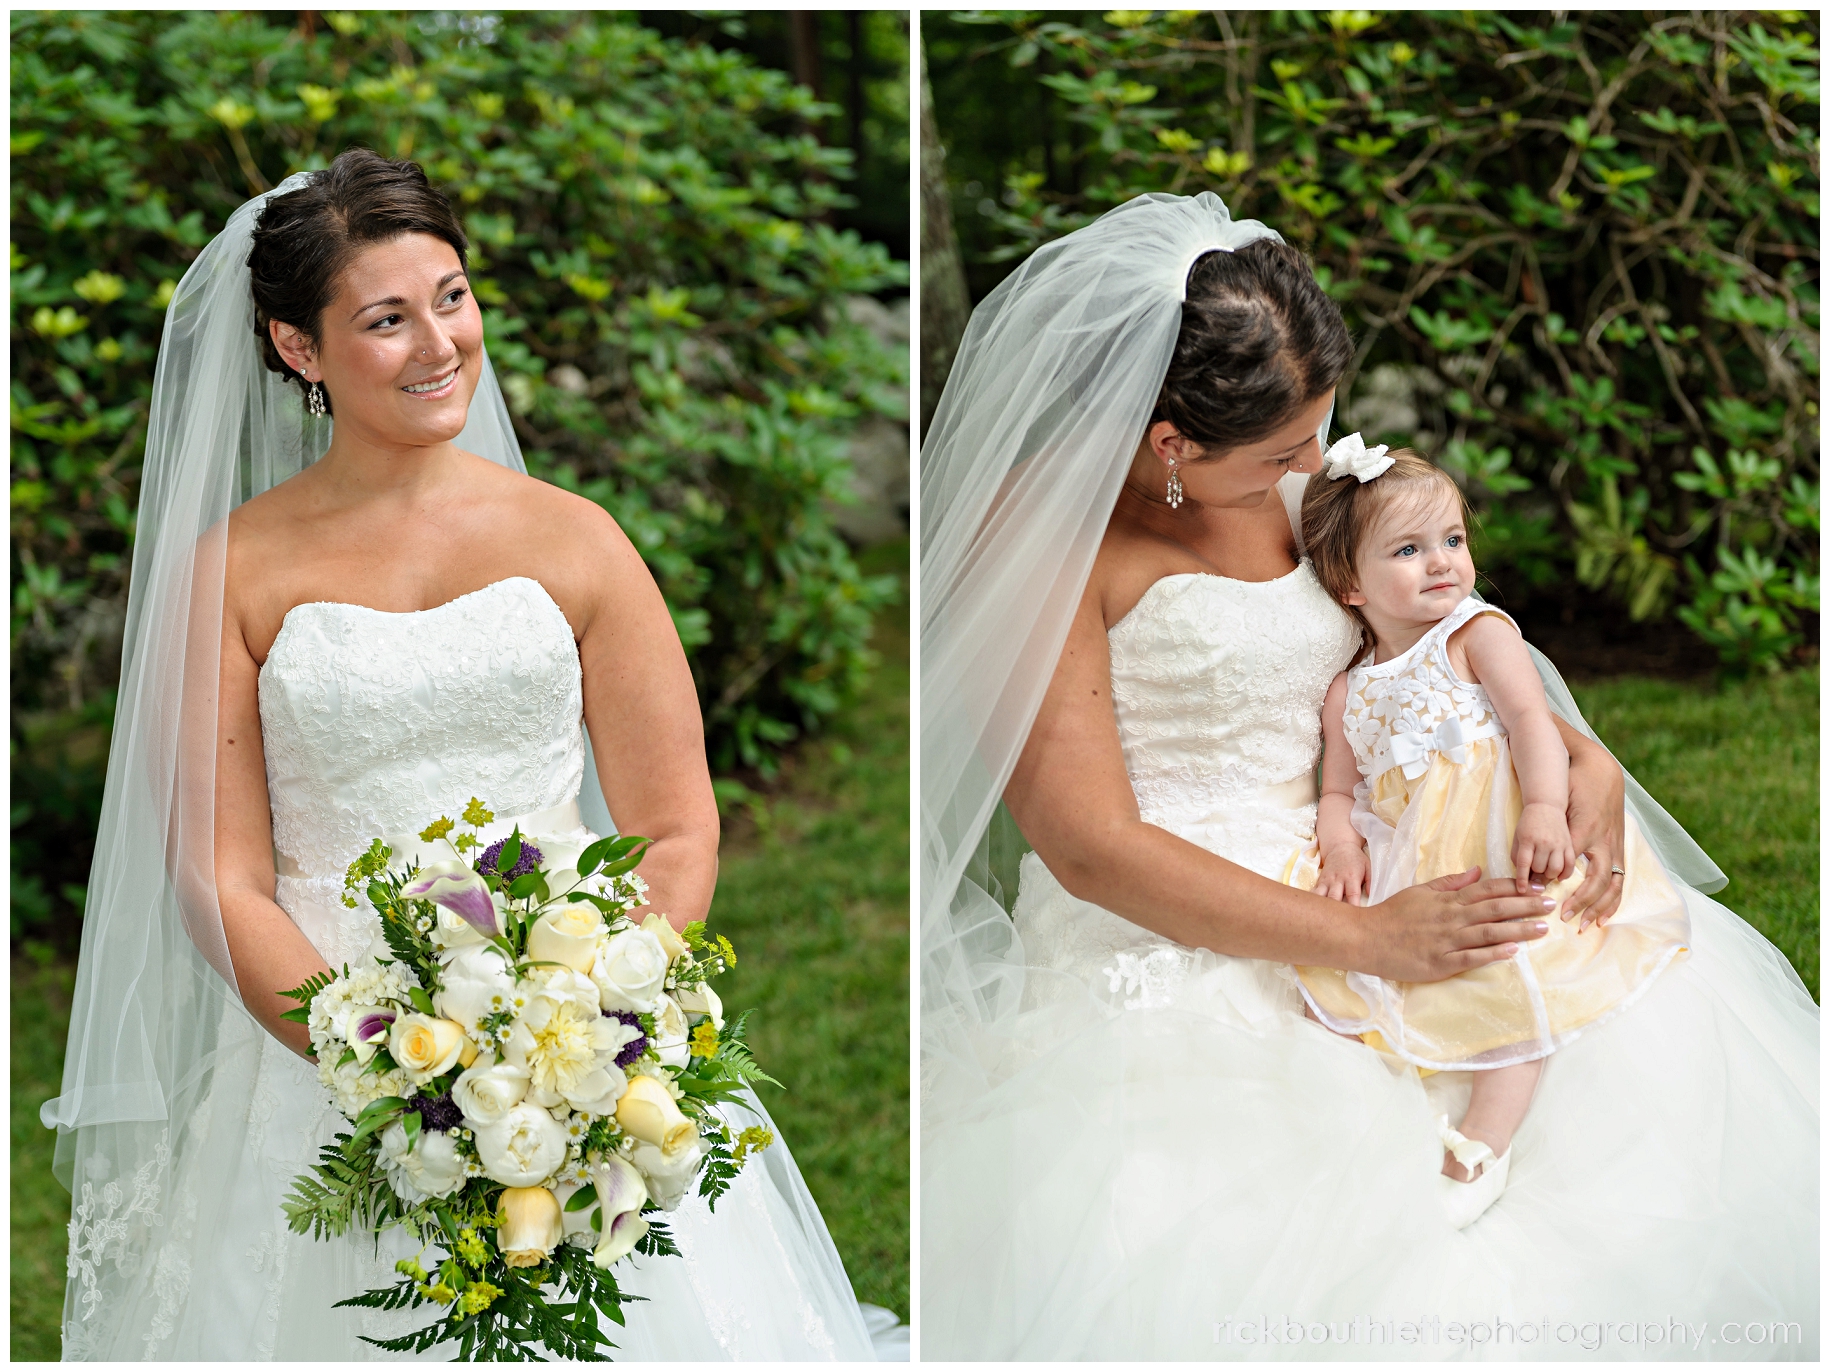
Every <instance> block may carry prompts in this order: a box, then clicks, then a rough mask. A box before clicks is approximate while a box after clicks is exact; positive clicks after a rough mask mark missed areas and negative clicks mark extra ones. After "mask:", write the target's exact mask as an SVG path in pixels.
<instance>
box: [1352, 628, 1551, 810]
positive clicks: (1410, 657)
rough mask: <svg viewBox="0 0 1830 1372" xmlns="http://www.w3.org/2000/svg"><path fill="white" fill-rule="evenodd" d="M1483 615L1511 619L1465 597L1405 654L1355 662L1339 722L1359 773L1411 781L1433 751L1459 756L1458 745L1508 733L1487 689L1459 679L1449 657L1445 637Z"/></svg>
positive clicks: (1458, 759) (1368, 776) (1447, 637)
mask: <svg viewBox="0 0 1830 1372" xmlns="http://www.w3.org/2000/svg"><path fill="white" fill-rule="evenodd" d="M1483 614H1494V615H1498V616H1500V618H1502V619H1504V620H1505V621H1506V622H1507V623H1508V624H1511V623H1512V617H1511V616H1510V615H1508V614H1506V613H1505V612H1504V611H1503V610H1496V609H1494V608H1493V607H1492V606H1491V605H1489V604H1487V603H1486V602H1485V601H1483V600H1477V599H1476V598H1475V597H1473V596H1469V597H1468V598H1467V599H1466V600H1464V601H1462V602H1461V604H1459V605H1457V606H1456V607H1455V608H1454V609H1453V610H1451V611H1450V612H1449V613H1448V614H1447V615H1446V616H1445V617H1444V618H1443V619H1442V620H1440V621H1439V622H1438V623H1436V624H1434V625H1432V626H1431V628H1430V630H1429V632H1427V633H1426V634H1424V636H1423V637H1422V638H1420V639H1418V640H1417V642H1415V643H1414V644H1412V645H1411V646H1410V647H1409V648H1408V649H1406V650H1405V651H1404V652H1402V653H1399V654H1397V655H1396V656H1395V657H1392V658H1389V659H1388V660H1386V661H1384V662H1376V663H1375V662H1359V663H1355V664H1354V666H1353V668H1352V669H1351V670H1350V671H1349V672H1348V674H1347V708H1346V710H1345V711H1344V713H1343V716H1342V724H1343V727H1344V728H1345V730H1346V733H1347V742H1348V743H1349V745H1351V746H1352V748H1353V755H1354V761H1355V762H1357V763H1358V764H1359V766H1360V775H1361V776H1363V777H1366V778H1367V779H1368V780H1375V779H1377V778H1378V777H1379V776H1381V775H1383V774H1384V773H1386V772H1388V771H1390V770H1391V769H1392V768H1394V767H1401V768H1403V769H1404V773H1405V775H1406V776H1407V777H1411V778H1413V779H1414V778H1416V777H1419V776H1421V775H1422V774H1423V771H1424V769H1425V768H1426V767H1427V766H1428V765H1429V760H1430V756H1431V754H1433V753H1446V754H1448V755H1449V756H1451V757H1454V758H1455V759H1456V760H1457V761H1460V760H1461V759H1460V758H1459V757H1457V756H1456V755H1457V754H1458V752H1459V751H1460V749H1461V748H1462V747H1463V745H1465V744H1468V743H1472V742H1474V740H1475V739H1477V738H1498V737H1502V736H1503V735H1504V734H1505V732H1506V730H1505V726H1503V725H1502V724H1501V723H1500V719H1499V716H1498V715H1497V714H1495V713H1494V710H1493V702H1492V701H1491V700H1489V699H1488V698H1487V692H1486V691H1485V690H1483V689H1482V688H1481V687H1480V686H1479V685H1477V684H1475V683H1474V682H1470V681H1463V680H1462V679H1461V678H1460V677H1459V676H1457V675H1456V674H1455V668H1454V667H1453V666H1452V665H1451V664H1450V662H1449V639H1450V637H1451V636H1453V635H1454V633H1455V631H1456V630H1457V629H1459V628H1461V627H1462V626H1463V625H1465V624H1467V623H1468V622H1469V621H1470V620H1472V619H1474V618H1476V617H1477V616H1479V615H1483ZM1513 627H1515V628H1516V627H1517V625H1514V626H1513Z"/></svg>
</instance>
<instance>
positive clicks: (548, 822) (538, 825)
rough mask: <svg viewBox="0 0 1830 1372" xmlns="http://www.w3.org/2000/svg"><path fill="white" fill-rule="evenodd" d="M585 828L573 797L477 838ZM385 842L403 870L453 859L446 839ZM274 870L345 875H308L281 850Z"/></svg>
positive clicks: (406, 837) (402, 837) (495, 823)
mask: <svg viewBox="0 0 1830 1372" xmlns="http://www.w3.org/2000/svg"><path fill="white" fill-rule="evenodd" d="M583 827H584V817H583V815H581V814H580V813H579V809H578V797H577V796H573V797H572V799H570V800H567V801H562V802H560V803H559V804H558V805H552V806H548V807H547V808H546V809H544V810H536V811H534V812H533V813H532V814H526V815H508V816H504V817H498V818H497V819H494V820H492V821H491V822H490V823H488V824H486V825H484V826H483V828H482V829H480V830H479V831H478V832H477V838H478V839H479V841H480V842H482V843H483V845H484V846H488V845H489V844H491V843H494V842H495V841H496V840H497V839H499V838H507V837H508V836H509V835H510V834H512V833H514V831H515V830H516V829H519V830H520V831H521V832H522V833H523V834H524V835H526V836H528V837H530V838H532V837H535V836H538V835H550V836H553V837H558V836H560V835H563V834H571V833H575V832H576V831H577V830H579V829H582V828H583ZM382 842H383V843H385V844H387V846H388V847H389V848H391V849H393V850H394V853H393V856H392V857H390V858H389V859H388V866H390V867H394V868H400V867H406V866H408V865H415V866H419V867H427V866H430V865H431V864H432V863H434V862H449V861H450V860H451V848H450V846H449V845H448V844H447V843H446V842H445V841H444V840H443V839H439V840H435V841H433V842H431V843H427V842H424V841H423V840H421V838H420V836H419V835H418V834H397V835H395V836H393V837H392V838H386V839H383V840H382ZM273 871H274V874H275V875H276V876H282V877H301V878H307V879H308V878H310V877H313V876H319V877H326V876H341V875H342V873H341V872H322V873H314V872H308V871H306V870H305V868H304V867H303V866H302V865H301V864H300V863H299V861H298V860H297V859H296V858H293V857H291V856H290V855H289V854H286V853H282V852H280V850H279V849H277V848H275V849H274V850H273Z"/></svg>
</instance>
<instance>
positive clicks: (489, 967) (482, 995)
mask: <svg viewBox="0 0 1830 1372" xmlns="http://www.w3.org/2000/svg"><path fill="white" fill-rule="evenodd" d="M440 980H441V981H443V982H444V985H443V986H441V987H440V988H439V991H438V994H437V995H435V996H433V998H432V1007H433V1008H434V1009H435V1010H437V1011H438V1012H439V1014H441V1015H443V1016H444V1017H445V1018H446V1019H451V1020H456V1021H457V1022H458V1023H459V1024H461V1025H463V1026H464V1028H465V1030H466V1031H467V1032H469V1033H472V1034H475V1033H476V1032H477V1021H478V1020H480V1019H482V1018H483V1016H485V1015H493V1014H495V1013H496V1012H497V1011H499V1010H509V1009H513V1008H514V1004H515V978H514V974H513V973H512V972H511V971H510V970H509V967H508V963H507V961H506V960H504V958H503V957H502V954H501V953H499V952H497V951H496V950H495V949H494V948H490V947H487V946H483V945H479V946H477V947H474V948H463V949H460V950H458V952H457V953H455V954H453V956H452V958H451V961H450V963H449V964H448V965H447V966H446V968H445V971H444V975H443V976H442V977H441V978H440Z"/></svg>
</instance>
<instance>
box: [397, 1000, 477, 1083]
mask: <svg viewBox="0 0 1830 1372" xmlns="http://www.w3.org/2000/svg"><path fill="white" fill-rule="evenodd" d="M388 1052H389V1053H390V1054H392V1055H393V1058H394V1061H395V1062H397V1063H399V1064H400V1067H401V1070H402V1071H404V1072H405V1073H406V1074H407V1080H409V1081H411V1082H412V1083H413V1084H414V1085H415V1086H424V1085H425V1084H426V1083H427V1082H429V1081H431V1080H432V1078H434V1077H437V1076H442V1075H444V1074H445V1073H446V1072H449V1071H450V1070H451V1069H452V1068H453V1067H455V1066H457V1065H458V1062H459V1061H460V1060H465V1059H474V1058H475V1057H476V1049H475V1048H473V1047H472V1046H471V1043H470V1040H469V1039H467V1038H466V1037H465V1036H464V1030H463V1028H462V1026H460V1025H458V1024H457V1023H456V1022H454V1021H452V1020H448V1019H434V1018H433V1017H432V1016H431V1015H402V1016H401V1017H400V1018H399V1019H397V1020H395V1021H394V1026H393V1028H392V1029H391V1030H390V1031H389V1034H388Z"/></svg>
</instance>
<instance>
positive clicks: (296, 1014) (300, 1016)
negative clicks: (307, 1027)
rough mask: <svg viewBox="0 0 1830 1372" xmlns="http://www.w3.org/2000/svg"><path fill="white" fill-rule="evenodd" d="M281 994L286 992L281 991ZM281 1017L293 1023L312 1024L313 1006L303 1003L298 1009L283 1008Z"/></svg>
mask: <svg viewBox="0 0 1830 1372" xmlns="http://www.w3.org/2000/svg"><path fill="white" fill-rule="evenodd" d="M280 994H282V995H284V994H285V992H281V993H280ZM280 1018H281V1019H283V1020H289V1021H291V1022H292V1023H293V1024H310V1023H311V1007H310V1006H309V1005H301V1006H300V1007H299V1008H298V1009H296V1010H283V1011H281V1012H280Z"/></svg>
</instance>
